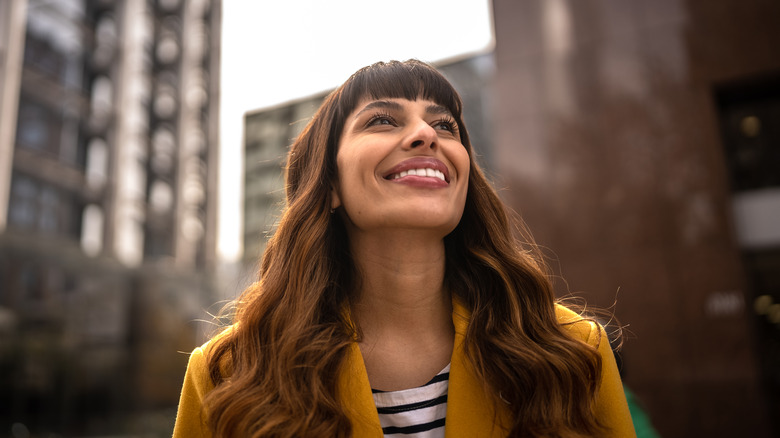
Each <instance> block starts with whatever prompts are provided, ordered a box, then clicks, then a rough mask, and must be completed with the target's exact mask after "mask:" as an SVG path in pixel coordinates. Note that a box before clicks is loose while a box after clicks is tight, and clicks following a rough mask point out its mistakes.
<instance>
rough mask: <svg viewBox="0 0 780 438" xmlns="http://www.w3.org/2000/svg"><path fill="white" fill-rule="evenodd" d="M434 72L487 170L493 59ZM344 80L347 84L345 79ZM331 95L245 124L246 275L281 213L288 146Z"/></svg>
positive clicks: (450, 64) (267, 111)
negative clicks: (457, 101) (449, 91)
mask: <svg viewBox="0 0 780 438" xmlns="http://www.w3.org/2000/svg"><path fill="white" fill-rule="evenodd" d="M437 68H438V69H439V70H440V71H441V72H442V74H444V75H445V76H446V77H447V78H448V79H449V80H450V82H452V84H453V86H454V87H455V88H456V89H457V90H458V93H459V94H460V95H461V98H462V99H463V101H464V114H463V118H464V121H465V123H467V125H468V128H469V137H470V139H471V143H472V145H473V146H474V150H475V152H476V154H477V160H478V161H479V162H480V164H481V165H482V166H483V167H484V168H486V169H491V168H492V166H493V163H492V142H493V137H492V132H491V130H490V129H489V127H490V108H491V105H492V96H491V94H490V90H491V79H492V77H493V69H494V65H493V55H492V53H483V54H477V55H470V56H467V57H464V58H462V59H451V60H447V61H442V62H440V63H439V64H438V65H437ZM345 79H346V78H345ZM328 93H329V92H326V93H322V94H317V95H314V96H310V97H307V98H303V99H299V100H296V101H292V102H287V103H284V104H281V105H277V106H274V107H271V108H264V109H260V110H256V111H252V112H250V113H248V114H246V116H245V118H244V133H245V135H244V139H245V144H244V150H245V154H244V233H243V245H244V253H243V261H244V265H245V269H248V270H250V271H251V270H256V268H257V262H258V259H259V257H260V256H261V254H262V251H263V249H264V248H265V242H266V239H267V238H268V236H269V235H270V234H271V233H272V232H273V229H274V226H275V224H276V223H277V221H278V219H279V216H280V214H281V211H282V208H283V207H284V200H285V193H284V173H283V167H284V164H285V162H286V159H287V151H288V148H289V146H290V145H291V144H292V142H293V141H294V140H295V138H296V137H297V136H298V134H299V133H300V132H301V130H302V129H303V128H304V127H305V126H306V124H307V123H308V122H309V120H310V119H311V117H312V116H313V115H314V113H315V112H316V111H317V109H318V108H319V106H320V104H322V101H323V100H324V99H325V97H326V96H327V94H328Z"/></svg>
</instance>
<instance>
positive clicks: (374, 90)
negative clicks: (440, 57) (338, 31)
mask: <svg viewBox="0 0 780 438" xmlns="http://www.w3.org/2000/svg"><path fill="white" fill-rule="evenodd" d="M334 94H335V95H336V96H335V97H336V101H335V102H333V103H334V104H335V107H336V108H335V110H336V114H335V119H334V120H333V121H334V122H335V125H334V126H331V138H330V140H331V141H332V142H333V143H334V144H333V146H336V144H337V143H338V140H339V138H340V137H341V129H342V128H343V126H344V122H345V121H346V118H347V116H348V115H349V114H350V113H351V112H352V111H354V109H355V108H356V107H357V105H358V103H360V100H361V99H364V98H370V99H407V100H418V99H423V100H430V101H432V102H435V103H437V104H439V105H442V106H444V107H446V108H447V109H448V110H449V111H450V113H451V114H452V116H453V117H454V118H455V121H456V122H457V124H458V127H459V130H460V135H461V143H463V145H464V146H466V148H467V149H469V155H470V154H471V145H470V143H469V138H468V133H467V132H466V128H465V126H464V124H463V116H462V111H463V104H462V102H461V100H460V96H459V95H458V92H457V91H456V90H455V88H454V87H453V86H452V85H451V84H450V83H449V81H447V79H446V78H445V77H444V76H443V75H442V74H441V73H439V72H438V71H437V70H436V69H434V68H433V67H431V66H429V65H428V64H425V63H423V62H421V61H418V60H415V59H410V60H408V61H404V62H400V61H390V62H377V63H375V64H372V65H369V66H367V67H363V68H362V69H360V70H358V71H357V72H355V73H354V74H353V75H352V76H351V77H350V78H349V79H348V80H347V81H346V82H345V83H344V85H342V86H341V87H340V88H339V89H338V90H336V92H335V93H334Z"/></svg>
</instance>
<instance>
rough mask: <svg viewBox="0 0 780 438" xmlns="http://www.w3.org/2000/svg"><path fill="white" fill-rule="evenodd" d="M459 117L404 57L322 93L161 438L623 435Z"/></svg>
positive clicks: (618, 410) (602, 361) (597, 369)
mask: <svg viewBox="0 0 780 438" xmlns="http://www.w3.org/2000/svg"><path fill="white" fill-rule="evenodd" d="M461 114H462V113H461V101H460V98H459V96H458V94H457V92H456V91H455V90H454V89H453V88H452V86H451V85H450V84H449V83H448V82H447V81H446V79H444V77H443V76H442V75H441V74H439V73H438V72H437V71H436V70H435V69H433V68H432V67H430V66H428V65H426V64H424V63H421V62H419V61H414V60H412V61H407V62H390V63H377V64H374V65H372V66H369V67H366V68H364V69H361V70H360V71H358V72H357V73H355V74H354V75H352V77H350V78H349V80H347V81H346V82H345V83H344V84H343V85H342V86H341V87H339V88H338V89H337V90H335V91H334V92H333V93H331V94H330V95H329V96H328V98H327V99H326V100H325V102H324V103H323V104H322V106H321V107H320V109H319V111H318V112H317V114H316V115H315V116H314V117H313V119H312V120H311V122H310V123H309V124H308V126H307V127H306V128H305V129H304V131H303V132H302V133H301V134H300V136H299V137H298V138H297V140H296V141H295V143H294V144H293V145H292V147H291V149H290V153H289V157H288V163H287V179H286V182H287V188H286V195H287V204H286V209H285V212H284V214H283V216H282V218H281V221H280V224H279V227H278V229H277V230H276V232H275V234H274V236H273V237H272V238H271V239H270V241H269V242H268V246H267V249H266V251H265V253H264V255H263V259H262V263H261V268H260V274H259V281H258V282H256V283H255V284H254V285H252V286H251V287H249V288H248V289H247V290H246V291H245V292H244V293H243V295H242V296H241V297H240V299H239V300H238V302H237V304H236V311H235V317H234V320H235V323H234V324H233V326H231V327H230V328H228V329H227V330H225V331H224V332H222V333H221V334H220V335H218V336H217V337H215V338H214V339H212V340H211V341H210V342H209V343H207V344H206V345H204V346H203V347H202V348H199V349H196V350H195V351H194V352H193V354H192V355H191V357H190V363H189V366H188V369H187V375H186V377H185V381H184V387H183V389H182V398H181V402H180V405H179V412H178V417H177V421H176V427H175V431H174V436H175V437H199V436H219V437H245V436H247V437H260V436H285V437H293V436H316V437H331V436H355V437H373V436H382V434H383V433H384V434H385V435H392V434H394V433H397V434H399V435H396V436H402V434H406V435H405V436H410V435H409V433H411V432H419V433H420V435H418V436H444V434H445V432H446V435H447V436H465V437H472V436H549V437H558V436H561V437H563V436H567V437H568V436H572V437H574V436H599V437H605V436H613V437H626V436H634V435H633V434H634V432H633V427H632V425H631V419H630V417H629V413H628V408H627V406H626V402H625V398H624V396H623V393H622V387H621V383H620V379H619V377H618V374H617V369H616V367H615V362H614V358H613V356H612V353H611V350H610V349H609V342H608V340H607V337H606V335H604V334H603V330H601V329H600V326H598V325H597V324H594V323H591V322H589V321H586V320H584V319H582V318H581V317H579V316H578V315H576V314H575V313H573V312H571V311H569V310H567V309H565V308H564V307H562V306H559V305H556V304H555V302H554V297H553V290H552V287H551V285H550V282H549V280H548V278H547V276H546V274H545V271H544V268H543V264H542V262H541V260H540V258H539V257H537V256H536V255H535V252H533V251H532V249H533V246H532V245H530V244H526V245H525V246H524V247H520V246H519V244H518V243H517V242H516V241H515V239H514V238H513V235H512V231H511V227H510V221H509V219H508V216H507V213H506V211H505V208H504V205H503V204H502V202H501V201H500V200H499V198H498V196H497V195H496V193H495V191H494V190H493V188H492V187H491V186H490V185H489V184H488V182H487V180H486V179H485V177H484V175H483V173H482V171H481V170H480V169H479V167H478V166H477V164H476V161H475V159H474V155H473V151H472V148H471V144H470V143H469V138H468V133H467V131H466V128H465V125H464V124H463V120H462V119H461ZM380 418H381V420H380Z"/></svg>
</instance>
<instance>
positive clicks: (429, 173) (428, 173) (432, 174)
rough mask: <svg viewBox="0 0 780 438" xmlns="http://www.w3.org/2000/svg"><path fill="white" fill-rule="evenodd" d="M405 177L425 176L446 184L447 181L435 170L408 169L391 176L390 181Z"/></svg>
mask: <svg viewBox="0 0 780 438" xmlns="http://www.w3.org/2000/svg"><path fill="white" fill-rule="evenodd" d="M407 175H414V176H426V177H429V178H439V179H440V180H442V181H444V182H447V180H446V179H445V178H444V174H443V173H442V172H441V171H439V170H436V169H409V170H404V171H401V172H399V173H396V174H393V175H392V176H391V177H390V179H398V178H403V177H405V176H407Z"/></svg>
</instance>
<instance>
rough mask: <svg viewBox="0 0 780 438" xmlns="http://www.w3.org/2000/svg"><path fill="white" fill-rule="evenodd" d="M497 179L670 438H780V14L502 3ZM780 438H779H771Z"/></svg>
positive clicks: (497, 8) (731, 3)
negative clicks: (607, 316) (607, 321)
mask: <svg viewBox="0 0 780 438" xmlns="http://www.w3.org/2000/svg"><path fill="white" fill-rule="evenodd" d="M493 8H494V11H493V16H494V21H495V35H496V49H495V56H496V77H495V87H496V88H495V95H496V106H495V107H494V111H493V113H494V115H495V117H494V118H493V122H494V124H493V126H494V128H495V129H494V131H493V132H494V135H495V150H494V157H495V163H496V173H497V174H499V175H501V176H502V177H503V182H502V186H504V187H508V189H507V190H506V191H504V192H503V193H504V195H505V198H506V200H507V201H509V203H510V204H511V205H513V206H514V207H515V209H517V210H518V211H519V212H520V213H521V214H522V216H523V217H524V219H525V221H526V222H527V223H528V225H529V227H530V229H531V230H532V231H533V232H534V235H535V236H536V238H537V240H538V242H539V243H540V244H541V245H543V246H544V247H545V248H549V249H550V250H551V256H553V257H554V261H555V263H554V265H555V267H556V268H557V270H559V273H560V274H561V275H562V277H563V278H564V279H565V280H566V282H567V284H564V283H563V282H560V284H558V285H557V287H558V291H559V293H560V294H562V295H564V294H567V293H569V292H573V293H575V294H578V295H581V296H584V297H585V298H586V299H587V301H588V303H589V304H592V305H597V306H600V307H611V306H612V305H613V304H614V305H615V307H614V309H615V312H616V316H617V317H618V319H619V320H620V322H621V323H624V324H627V325H628V327H627V331H626V338H625V345H624V350H623V359H624V364H625V373H626V376H625V381H626V383H627V385H629V386H630V387H631V388H632V389H633V390H634V392H635V393H636V394H637V396H638V397H639V399H640V400H641V401H642V402H643V403H644V404H645V406H646V408H647V411H648V413H649V414H650V418H651V419H652V421H653V422H654V424H655V425H656V427H657V429H658V431H659V432H660V434H661V435H662V436H664V437H667V438H673V437H692V436H708V437H735V436H750V437H767V436H772V435H773V433H774V434H779V433H780V428H778V426H779V425H778V421H779V419H780V404H779V403H778V400H779V399H780V325H778V324H780V305H779V304H778V303H780V135H779V133H780V92H779V90H780V56H779V55H780V51H779V49H778V47H780V26H778V23H780V3H778V2H777V1H774V0H748V1H744V0H739V1H738V0H719V1H714V2H707V1H686V0H664V1H640V2H624V1H593V0H587V1H579V0H545V1H516V0H494V1H493ZM774 436H780V435H774Z"/></svg>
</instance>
